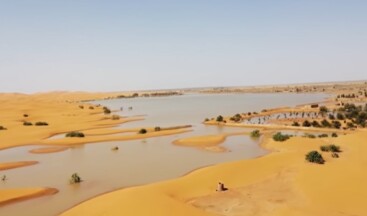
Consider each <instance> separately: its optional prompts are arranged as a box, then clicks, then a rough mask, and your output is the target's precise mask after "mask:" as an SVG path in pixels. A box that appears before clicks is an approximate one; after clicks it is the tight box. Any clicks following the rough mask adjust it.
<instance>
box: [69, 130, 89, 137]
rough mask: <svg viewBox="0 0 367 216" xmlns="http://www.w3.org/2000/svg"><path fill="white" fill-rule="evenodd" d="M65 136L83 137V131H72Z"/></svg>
mask: <svg viewBox="0 0 367 216" xmlns="http://www.w3.org/2000/svg"><path fill="white" fill-rule="evenodd" d="M65 137H85V135H84V133H82V132H78V131H72V132H69V133H67V134H66V135H65Z"/></svg>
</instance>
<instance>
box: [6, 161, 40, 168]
mask: <svg viewBox="0 0 367 216" xmlns="http://www.w3.org/2000/svg"><path fill="white" fill-rule="evenodd" d="M37 163H38V161H17V162H8V163H0V170H8V169H15V168H19V167H25V166H31V165H35V164H37Z"/></svg>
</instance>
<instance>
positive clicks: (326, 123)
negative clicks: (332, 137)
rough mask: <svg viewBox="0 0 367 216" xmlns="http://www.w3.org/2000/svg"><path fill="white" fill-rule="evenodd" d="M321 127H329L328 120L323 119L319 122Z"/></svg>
mask: <svg viewBox="0 0 367 216" xmlns="http://www.w3.org/2000/svg"><path fill="white" fill-rule="evenodd" d="M321 125H322V126H323V127H331V124H330V122H329V121H328V120H326V119H324V120H322V121H321Z"/></svg>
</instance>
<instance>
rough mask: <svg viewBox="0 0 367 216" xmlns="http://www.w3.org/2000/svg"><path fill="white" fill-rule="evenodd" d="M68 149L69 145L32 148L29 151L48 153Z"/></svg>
mask: <svg viewBox="0 0 367 216" xmlns="http://www.w3.org/2000/svg"><path fill="white" fill-rule="evenodd" d="M68 149H69V147H44V148H36V149H32V150H30V151H29V152H30V153H33V154H46V153H55V152H62V151H66V150H68Z"/></svg>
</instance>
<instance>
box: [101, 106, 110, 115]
mask: <svg viewBox="0 0 367 216" xmlns="http://www.w3.org/2000/svg"><path fill="white" fill-rule="evenodd" d="M103 113H104V114H106V115H108V114H110V113H111V110H110V109H109V108H108V107H103Z"/></svg>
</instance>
